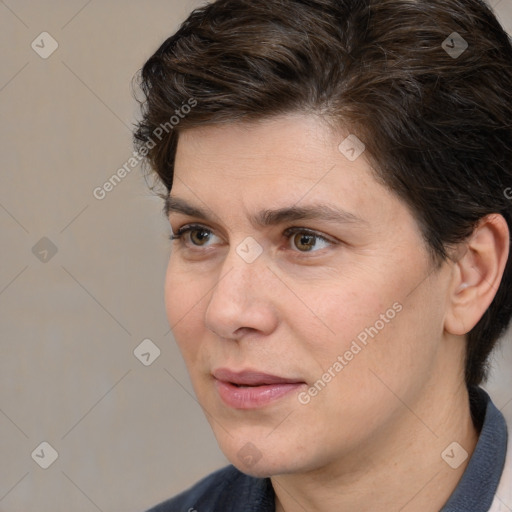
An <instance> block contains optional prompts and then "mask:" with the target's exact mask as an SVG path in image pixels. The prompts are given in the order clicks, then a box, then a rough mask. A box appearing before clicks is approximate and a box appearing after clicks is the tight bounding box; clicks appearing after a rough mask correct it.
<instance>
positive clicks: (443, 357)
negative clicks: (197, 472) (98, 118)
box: [166, 114, 508, 512]
mask: <svg viewBox="0 0 512 512" xmlns="http://www.w3.org/2000/svg"><path fill="white" fill-rule="evenodd" d="M347 135H348V133H342V132H341V131H340V132H339V133H334V131H333V130H332V129H329V128H328V127H327V125H326V124H325V123H323V122H322V120H321V119H319V118H317V117H313V116H310V115H308V116H306V115H299V114H294V115H288V116H280V117H275V118H272V119H268V120H265V121H261V122H258V123H251V124H249V123H233V124H227V125H222V126H209V127H201V128H193V129H191V130H187V131H184V132H183V133H182V134H181V136H180V141H179V144H178V150H177V155H176V167H175V178H174V185H173V189H172V191H171V195H172V196H173V197H176V198H179V199H181V200H185V201H186V202H187V203H189V204H190V205H192V206H195V207H199V208H202V209H203V210H206V211H207V213H208V217H209V218H208V219H207V220H205V219H201V218H198V217H195V216H191V215H188V214H184V213H181V212H176V211H171V212H170V215H169V219H170V223H171V226H172V230H173V232H174V233H177V232H178V230H179V229H180V228H182V227H184V226H186V225H189V224H191V223H194V224H200V226H203V227H204V229H207V230H209V231H208V232H207V233H206V234H204V235H203V237H202V238H201V236H198V234H200V233H201V229H198V228H196V231H195V232H192V233H189V234H188V235H187V234H186V235H184V236H183V237H182V238H181V239H179V240H175V241H174V242H173V248H172V251H171V257H170V260H169V266H168V271H167V276H166V308H167V313H168V318H169V322H170V325H171V327H172V330H173V334H174V337H175V339H176V342H177V343H178V345H179V347H180V350H181V353H182V354H183V357H184V360H185V363H186V365H187V368H188V371H189V373H190V377H191V380H192V383H193V386H194V389H195V392H196V394H197V397H198V400H199V402H200V404H201V405H202V407H203V409H204V411H205V413H206V416H207V418H208V420H209V422H210V424H211V426H212V429H213V432H214V434H215V436H216V438H217V440H218V443H219V445H220V447H221V449H222V451H223V452H224V453H225V455H226V456H227V458H228V459H229V460H230V461H231V462H232V463H233V464H234V465H235V466H237V467H238V468H239V469H240V470H241V471H243V472H245V473H247V474H251V475H254V476H258V477H268V476H270V477H271V480H272V484H273V487H274V490H275V492H276V510H277V511H278V512H283V511H286V512H295V511H297V512H299V511H300V512H302V511H304V510H307V511H309V510H315V511H318V512H323V511H332V510H340V511H344V510H346V511H350V510H358V511H360V512H365V511H368V512H369V511H375V510H380V511H398V510H401V511H405V512H406V511H415V512H418V511H423V512H434V511H438V510H440V508H441V507H442V505H443V504H444V503H445V502H446V500H447V499H448V498H449V496H450V494H451V493H452V492H453V490H454V488H455V487H456V485H457V483H458V481H459V479H460V477H461V475H462V473H463V472H464V469H465V468H466V466H467V463H468V460H469V459H466V460H465V461H464V462H462V463H461V464H460V466H458V467H457V468H456V469H453V468H452V467H450V466H449V465H448V464H447V463H446V462H445V461H444V460H443V459H442V458H441V453H442V452H443V451H444V450H445V449H446V448H447V447H448V446H449V445H450V444H451V443H452V442H454V441H455V442H457V443H458V444H459V445H460V446H461V447H463V449H464V450H465V451H466V452H467V454H468V455H469V456H470V455H471V453H472V452H473V450H474V448H475V445H476V442H477V438H478V433H477V432H476V431H475V428H474V426H473V423H472V421H471V417H470V411H469V405H468V396H467V390H466V387H465V384H464V378H463V361H464V351H465V334H466V333H467V332H468V331H469V330H470V329H471V328H472V327H473V326H474V325H475V324H476V323H477V321H478V320H479V318H480V317H481V315H482V314H483V313H484V312H485V310H486V309H487V307H488V306H489V304H490V303H491V301H492V299H493V297H494V294H495V293H496V290H497V287H498V284H499V282H500V280H501V277H502V274H503V269H504V266H505V263H506V259H507V256H508V228H507V225H506V222H505V221H504V219H503V218H502V217H501V216H499V215H492V216H489V217H487V218H485V219H484V220H483V221H482V223H481V224H480V225H479V226H478V227H477V229H476V230H475V233H474V235H473V237H471V238H470V239H469V240H468V241H467V243H466V244H464V245H463V246H461V247H460V248H458V251H457V254H456V256H454V260H453V261H452V260H448V261H447V262H444V263H443V264H442V265H441V267H439V268H437V269H436V268H435V267H434V266H433V265H432V262H431V261H430V259H429V257H428V253H427V250H426V247H425V243H424V241H423V239H422V237H421V234H420V230H419V228H418V225H417V222H416V221H415V219H414V217H413V215H412V214H411V212H410V211H409V209H408V208H407V207H406V205H405V204H404V203H403V202H402V201H401V200H400V199H399V198H398V197H396V196H395V195H393V194H392V193H391V192H389V191H388V190H387V189H385V188H384V187H383V186H382V185H380V184H379V183H378V182H377V181H376V180H375V178H374V176H373V175H372V172H371V169H370V166H369V163H368V161H367V160H366V158H365V154H364V153H363V155H361V156H360V157H359V158H357V159H356V160H355V161H354V162H351V161H349V160H348V159H347V158H346V157H345V155H343V154H342V153H341V152H340V151H339V150H338V145H339V144H340V142H341V141H342V140H343V139H344V138H345V137H346V136H347ZM320 203H321V204H326V203H328V204H329V205H331V206H334V207H336V208H338V209H343V210H345V211H348V212H350V213H351V214H353V215H354V216H357V217H358V218H359V219H360V221H357V222H356V221H353V222H333V221H327V220H318V219H317V220H314V219H308V220H297V221H292V222H284V223H280V224H277V225H272V226H258V225H253V224H252V223H251V222H250V220H249V219H250V217H251V216H252V215H254V214H256V213H257V212H259V211H261V210H264V209H277V208H285V207H289V206H293V205H296V206H309V205H312V204H320ZM291 226H293V227H299V228H305V229H308V230H313V231H315V232H317V233H318V234H319V235H320V236H324V237H326V238H327V239H328V241H327V242H325V241H322V240H321V239H315V238H313V239H308V241H309V242H310V244H309V245H311V246H312V247H311V250H310V251H307V250H306V251H305V250H303V249H304V248H305V247H306V248H309V245H308V244H304V243H303V242H304V239H303V238H302V237H301V235H300V234H299V235H292V236H290V237H286V236H285V235H284V234H283V233H284V232H285V230H286V229H287V228H289V227H291ZM247 237H252V238H253V239H254V240H256V241H257V242H258V244H259V245H260V246H261V249H262V253H261V255H260V256H259V257H258V258H257V259H256V260H255V261H253V262H252V263H247V262H246V261H245V260H244V259H243V258H242V257H240V255H239V254H238V253H237V247H238V246H240V244H241V243H242V242H243V241H244V240H245V239H246V238H247ZM331 242H334V243H331ZM396 303H399V305H400V306H401V310H400V312H399V313H397V314H396V315H395V316H394V318H393V319H392V320H390V321H389V322H387V323H385V326H384V327H383V328H382V329H380V330H379V332H378V334H377V335H376V336H375V337H373V338H369V339H368V342H367V345H366V346H364V347H363V348H362V349H361V350H360V352H358V353H357V354H356V355H355V356H354V357H353V358H352V360H350V361H347V364H346V365H344V367H343V369H342V370H341V371H339V372H337V373H336V372H334V374H335V376H334V377H333V378H331V380H330V381H329V382H328V383H327V385H326V386H325V387H324V388H323V389H322V390H321V391H320V392H319V393H318V394H317V395H316V396H314V397H312V398H311V400H310V401H309V403H307V404H302V403H300V402H299V400H298V395H299V392H305V391H306V392H307V390H308V389H309V388H310V387H311V386H313V385H314V383H315V382H317V381H318V380H319V379H321V378H322V375H323V374H324V373H325V372H326V371H327V369H328V368H332V366H333V363H334V362H335V361H337V358H338V356H339V355H343V354H344V353H345V352H346V351H347V350H348V349H349V348H350V346H351V343H352V342H353V340H355V339H356V338H357V336H358V334H360V333H361V332H362V331H364V329H365V328H367V327H369V326H373V325H375V323H376V321H377V320H379V319H380V318H381V315H382V314H385V313H386V311H387V310H389V309H390V308H392V305H393V304H396ZM220 367H224V368H230V369H234V370H242V369H251V370H258V371H261V372H266V373H269V374H273V375H278V376H281V377H286V378H294V379H296V380H300V381H302V382H304V384H303V385H302V386H301V388H299V389H298V390H297V391H293V392H292V393H289V394H288V395H286V396H285V397H283V398H281V399H279V400H277V401H275V402H273V403H271V404H269V405H266V406H265V407H263V408H259V409H253V410H241V409H233V408H230V407H228V406H227V405H225V404H224V402H223V401H222V400H221V399H220V397H219V394H218V392H217V391H216V388H215V385H214V378H213V376H212V375H211V373H212V371H213V370H215V369H217V368H220ZM302 396H304V395H302ZM248 442H250V443H252V445H251V448H250V450H252V453H253V455H257V457H256V458H258V457H260V458H259V460H258V461H257V462H256V463H251V464H246V463H245V462H244V460H243V459H241V458H240V457H239V456H238V454H239V451H240V450H241V449H242V448H243V447H244V446H246V444H247V443H248ZM245 449H246V450H247V447H246V448H245ZM457 450H458V449H457ZM242 453H244V452H243V451H242ZM460 453H462V452H456V455H457V456H458V455H460ZM253 460H255V459H253Z"/></svg>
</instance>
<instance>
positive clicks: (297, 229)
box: [169, 224, 337, 254]
mask: <svg viewBox="0 0 512 512" xmlns="http://www.w3.org/2000/svg"><path fill="white" fill-rule="evenodd" d="M195 230H203V231H208V232H209V233H213V232H212V230H211V229H209V228H207V227H205V226H201V225H200V224H189V225H187V226H183V227H182V228H180V229H178V231H177V232H176V234H171V236H170V237H169V238H170V240H171V241H174V240H182V239H183V237H184V236H185V235H186V234H187V233H190V232H191V231H195ZM297 233H302V234H305V235H311V236H314V237H315V238H316V239H318V240H321V241H322V242H327V243H328V244H330V245H336V243H337V242H335V241H334V240H331V239H328V238H327V237H325V236H322V235H320V234H319V233H317V232H316V231H313V230H311V229H306V228H301V227H291V228H288V229H286V230H285V231H284V232H283V235H284V236H285V237H286V238H287V239H288V240H290V238H292V236H294V235H296V234H297ZM197 247H198V248H199V247H200V246H197ZM294 252H297V253H299V254H308V251H294Z"/></svg>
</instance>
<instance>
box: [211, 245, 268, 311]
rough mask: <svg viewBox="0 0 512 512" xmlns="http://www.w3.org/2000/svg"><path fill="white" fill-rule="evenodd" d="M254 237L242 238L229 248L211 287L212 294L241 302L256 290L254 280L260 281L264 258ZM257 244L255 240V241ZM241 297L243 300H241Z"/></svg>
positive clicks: (259, 288)
mask: <svg viewBox="0 0 512 512" xmlns="http://www.w3.org/2000/svg"><path fill="white" fill-rule="evenodd" d="M254 242H256V241H255V240H254V239H252V241H251V240H247V239H246V240H244V241H243V242H241V243H240V244H238V245H236V246H234V247H232V248H230V251H229V254H228V255H227V256H226V259H225V260H224V263H223V265H222V269H221V273H220V277H219V280H218V282H217V285H216V286H215V287H214V289H213V295H212V299H213V296H215V295H226V298H228V299H229V298H230V297H231V298H233V299H234V300H237V301H239V302H243V300H246V299H247V298H250V297H249V296H250V295H251V294H253V293H255V292H257V291H258V290H261V287H260V286H255V281H259V282H261V280H262V278H263V274H264V268H265V263H264V258H263V257H262V256H261V255H262V253H263V248H261V246H260V245H259V244H258V246H256V245H255V243H254ZM256 244H257V242H256ZM241 299H243V300H241Z"/></svg>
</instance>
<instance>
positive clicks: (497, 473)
mask: <svg viewBox="0 0 512 512" xmlns="http://www.w3.org/2000/svg"><path fill="white" fill-rule="evenodd" d="M470 404H471V414H472V416H473V422H474V424H475V426H476V427H477V429H478V430H479V431H480V435H479V438H478V443H477V445H476V448H475V451H474V452H473V455H472V456H471V459H470V461H469V464H468V466H467V468H466V470H465V472H464V474H463V475H462V478H461V480H460V481H459V484H458V485H457V487H456V488H455V490H454V491H453V493H452V495H451V496H450V499H449V500H448V502H447V503H446V504H445V505H444V507H443V508H442V509H441V511H440V512H488V510H489V508H490V507H491V504H492V502H493V499H494V495H495V493H496V489H497V488H498V484H499V482H500V478H501V474H502V472H503V466H504V464H505V455H506V451H507V425H506V423H505V419H504V418H503V416H502V414H501V413H500V411H498V409H497V408H496V407H495V405H494V404H493V403H492V401H491V399H490V397H489V395H488V394H487V393H486V392H485V391H484V390H483V389H480V388H474V389H472V390H471V391H470ZM148 512H275V495H274V489H273V487H272V484H271V482H270V479H269V478H255V477H252V476H248V475H245V474H244V473H241V472H240V471H238V469H236V468H235V467H234V466H227V467H225V468H223V469H220V470H218V471H216V472H215V473H212V474H211V475H209V476H207V477H206V478H204V479H203V480H201V481H200V482H198V483H197V484H196V485H194V486H193V487H192V488H191V489H189V490H188V491H185V492H183V493H181V494H179V495H178V496H176V497H175V498H172V499H170V500H168V501H165V502H164V503H161V504H160V505H157V506H156V507H154V508H152V509H151V510H149V511H148Z"/></svg>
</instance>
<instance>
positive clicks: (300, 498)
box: [271, 382, 478, 512]
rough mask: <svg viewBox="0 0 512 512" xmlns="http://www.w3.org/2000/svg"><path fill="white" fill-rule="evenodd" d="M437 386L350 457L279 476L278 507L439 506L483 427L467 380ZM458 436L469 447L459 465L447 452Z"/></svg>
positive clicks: (406, 511) (411, 511) (362, 510)
mask: <svg viewBox="0 0 512 512" xmlns="http://www.w3.org/2000/svg"><path fill="white" fill-rule="evenodd" d="M452 384H453V383H452ZM436 388H437V389H436V390H435V391H432V389H431V390H430V391H429V393H428V397H427V396H424V397H423V398H422V399H421V400H419V401H418V402H417V403H416V404H412V406H409V407H406V406H405V405H404V407H403V411H402V412H401V414H400V417H398V418H397V419H396V421H395V422H393V424H392V425H390V426H389V427H388V428H387V429H385V430H383V431H382V432H380V433H379V435H378V438H377V437H374V438H373V439H372V440H371V441H370V442H368V443H367V444H366V446H365V448H363V449H361V448H358V449H357V450H354V452H353V453H351V454H350V455H348V456H346V457H343V460H335V461H333V462H332V463H330V464H329V465H328V466H325V467H322V468H318V469H315V470H313V471H309V472H307V473H301V474H284V475H278V476H274V477H272V478H271V480H272V485H273V487H274V490H275V494H276V512H304V511H305V510H315V511H317V512H324V511H325V512H327V511H329V512H330V511H332V510H337V511H340V512H344V511H352V510H358V511H359V512H373V511H375V510H379V511H383V512H387V511H396V510H400V511H401V512H438V511H439V510H440V509H441V508H442V507H443V505H444V504H445V503H446V501H447V500H448V498H449V497H450V495H451V494H452V492H453V491H454V489H455V487H456V486H457V484H458V482H459V480H460V478H461V477H462V474H463V473H464V470H465V469H466V467H467V464H468V462H469V459H470V457H471V454H472V453H473V451H474V449H475V446H476V443H477V440H478V434H477V432H476V429H475V427H474V425H473V422H472V419H471V411H470V407H469V398H468V392H467V389H466V387H465V386H464V385H463V384H461V385H457V384H455V385H453V386H447V383H446V382H442V383H438V386H436ZM446 390H451V392H447V391H446ZM454 441H455V442H457V443H458V444H459V445H460V446H462V447H463V448H464V450H465V451H466V452H468V457H467V459H466V460H465V461H464V462H462V463H461V464H460V465H459V466H458V467H457V468H456V469H454V468H453V467H451V466H450V465H449V464H448V463H447V462H446V461H445V460H444V459H443V458H442V457H441V454H442V453H443V452H444V451H445V450H446V448H447V447H449V446H450V445H451V444H452V443H453V442H454ZM460 453H461V452H460V450H459V449H458V448H457V447H455V450H454V451H451V450H450V451H448V452H447V453H446V455H445V458H446V460H448V461H450V462H452V465H454V466H455V465H456V463H458V462H460V459H458V456H459V455H460Z"/></svg>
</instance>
